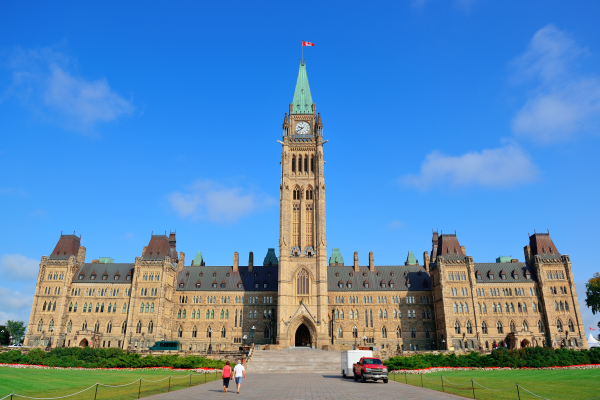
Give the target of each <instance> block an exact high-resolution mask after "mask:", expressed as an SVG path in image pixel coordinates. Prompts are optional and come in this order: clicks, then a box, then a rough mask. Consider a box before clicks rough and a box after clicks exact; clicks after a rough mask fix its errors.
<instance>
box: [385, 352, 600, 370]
mask: <svg viewBox="0 0 600 400" xmlns="http://www.w3.org/2000/svg"><path fill="white" fill-rule="evenodd" d="M384 364H385V365H386V366H387V367H388V369H389V370H390V371H391V370H399V369H400V370H407V369H408V370H411V369H424V368H432V367H473V368H489V367H508V368H544V367H556V366H571V365H582V364H600V348H592V350H581V351H579V350H572V349H556V350H555V349H551V348H543V347H526V348H523V349H518V350H507V349H506V348H502V347H500V348H498V349H495V350H492V353H491V354H486V355H481V354H480V353H477V352H471V353H469V354H461V355H456V354H455V353H446V354H444V353H439V354H432V353H427V354H415V355H411V356H406V357H402V356H397V357H392V358H389V359H387V360H386V361H385V362H384Z"/></svg>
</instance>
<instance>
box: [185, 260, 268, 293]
mask: <svg viewBox="0 0 600 400" xmlns="http://www.w3.org/2000/svg"><path fill="white" fill-rule="evenodd" d="M277 270H278V267H277V266H276V265H273V266H254V268H253V271H252V272H248V267H239V269H238V271H236V272H233V267H231V266H224V267H214V266H199V265H194V266H187V267H183V271H181V272H180V273H179V275H178V276H177V290H179V291H184V290H194V291H203V292H206V291H240V292H242V291H247V292H251V291H255V292H256V291H265V290H267V291H276V290H277ZM200 273H202V276H200ZM228 273H229V276H227V274H228ZM213 274H215V275H216V276H213ZM240 281H241V282H242V287H241V288H238V286H237V285H238V283H239V282H240ZM215 282H216V283H217V287H216V288H213V286H212V284H213V283H215ZM223 282H225V288H221V283H223ZM181 283H183V287H180V284H181ZM196 283H200V287H199V288H197V287H196ZM255 283H258V288H256V287H255ZM265 283H266V284H267V287H266V288H265V287H264V284H265Z"/></svg>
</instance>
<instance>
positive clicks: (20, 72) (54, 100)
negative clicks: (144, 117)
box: [3, 48, 135, 131]
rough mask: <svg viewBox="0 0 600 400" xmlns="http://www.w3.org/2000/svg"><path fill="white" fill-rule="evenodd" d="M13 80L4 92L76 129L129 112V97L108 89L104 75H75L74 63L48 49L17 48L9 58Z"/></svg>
mask: <svg viewBox="0 0 600 400" xmlns="http://www.w3.org/2000/svg"><path fill="white" fill-rule="evenodd" d="M9 64H10V68H11V70H12V73H13V83H12V85H11V87H10V88H9V89H8V90H7V92H6V93H5V94H4V96H3V98H7V97H8V96H11V95H13V96H18V97H19V98H20V99H21V100H23V101H24V102H25V103H26V104H27V105H28V106H30V107H32V108H33V109H34V110H35V111H36V112H37V113H39V114H41V116H43V117H44V118H48V119H50V120H52V121H55V122H58V123H60V124H62V125H65V126H67V127H68V128H71V129H74V130H78V131H89V130H90V129H91V128H93V126H94V125H95V124H97V123H99V122H109V121H114V120H116V119H118V118H119V117H121V116H123V115H127V114H131V113H132V112H133V111H134V109H135V107H134V106H133V104H132V102H131V101H130V100H126V99H124V98H123V97H122V96H121V95H119V94H118V93H117V92H115V91H114V90H113V89H111V88H110V86H109V84H108V81H107V80H106V79H105V78H101V79H97V80H88V79H85V78H83V77H81V76H79V75H78V73H77V69H76V68H75V66H74V64H75V62H74V61H73V60H71V59H69V57H67V56H65V55H64V54H62V53H60V52H57V51H54V50H53V49H50V48H43V49H34V50H23V49H19V50H17V51H16V52H15V53H14V54H13V55H12V57H11V58H10V63H9Z"/></svg>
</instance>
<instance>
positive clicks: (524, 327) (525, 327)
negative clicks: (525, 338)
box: [523, 321, 529, 331]
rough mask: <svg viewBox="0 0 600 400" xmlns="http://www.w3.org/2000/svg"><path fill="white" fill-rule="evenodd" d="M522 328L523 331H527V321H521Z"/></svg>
mask: <svg viewBox="0 0 600 400" xmlns="http://www.w3.org/2000/svg"><path fill="white" fill-rule="evenodd" d="M523 330H524V331H528V330H529V325H527V321H523Z"/></svg>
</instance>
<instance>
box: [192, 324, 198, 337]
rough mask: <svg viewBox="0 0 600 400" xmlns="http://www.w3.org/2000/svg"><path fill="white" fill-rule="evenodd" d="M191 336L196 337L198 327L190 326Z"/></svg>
mask: <svg viewBox="0 0 600 400" xmlns="http://www.w3.org/2000/svg"><path fill="white" fill-rule="evenodd" d="M192 337H198V328H196V326H194V327H193V328H192Z"/></svg>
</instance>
